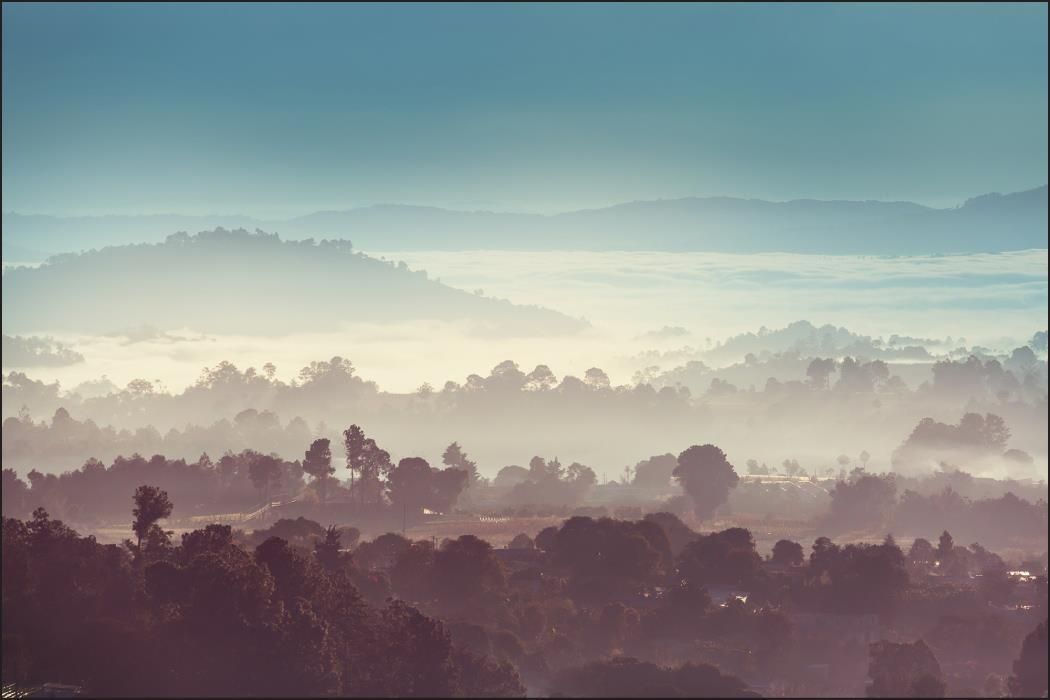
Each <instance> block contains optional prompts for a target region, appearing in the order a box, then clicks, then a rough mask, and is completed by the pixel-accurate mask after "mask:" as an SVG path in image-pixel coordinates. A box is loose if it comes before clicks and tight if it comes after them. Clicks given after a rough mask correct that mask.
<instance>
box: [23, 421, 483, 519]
mask: <svg viewBox="0 0 1050 700" xmlns="http://www.w3.org/2000/svg"><path fill="white" fill-rule="evenodd" d="M343 438H344V441H343V447H344V450H345V455H346V469H347V471H348V474H349V477H350V479H349V482H348V483H347V482H341V481H340V480H339V479H337V478H335V476H334V474H335V473H336V466H335V465H334V464H333V462H332V450H331V441H330V440H329V439H328V438H318V439H316V440H314V441H313V442H312V443H311V444H310V446H309V448H308V449H307V450H306V452H305V453H304V455H303V458H302V459H301V460H295V461H288V460H284V459H281V458H280V457H278V456H277V455H276V454H273V453H270V454H265V453H262V452H257V451H255V450H244V451H242V452H240V453H237V454H234V453H232V452H228V453H226V454H225V455H223V456H222V458H220V459H219V460H218V461H217V462H213V461H212V459H211V458H210V457H209V456H208V454H207V453H205V454H203V455H201V457H200V458H199V459H198V460H197V461H196V462H186V461H185V460H182V459H177V460H169V459H166V458H164V457H163V456H161V455H154V456H153V457H152V458H150V459H146V458H144V457H142V456H140V455H138V454H134V455H132V456H131V457H129V458H125V457H117V458H116V459H115V460H113V462H112V464H111V465H110V466H109V467H108V468H107V467H106V466H105V464H103V463H102V462H101V461H99V460H96V459H91V460H88V461H87V462H86V463H85V464H84V465H83V466H82V467H80V468H79V469H76V470H74V471H70V472H65V473H63V474H61V475H56V474H44V473H42V472H40V471H37V470H35V469H34V470H32V471H30V472H29V474H28V475H27V478H28V481H29V483H28V484H26V482H25V481H23V480H22V479H21V478H19V477H18V475H17V473H16V472H15V471H14V470H13V469H5V470H4V471H3V486H4V491H3V509H4V513H5V514H8V515H11V516H14V517H26V516H27V514H28V513H29V512H30V511H31V510H32V509H33V508H34V507H37V506H42V507H45V508H47V509H48V510H49V512H52V513H55V514H57V515H59V516H60V517H62V518H65V519H67V520H70V521H74V522H78V523H85V524H100V523H106V522H112V521H113V519H114V518H115V517H117V516H118V515H119V514H120V513H122V512H123V510H124V504H123V500H124V499H123V498H122V497H121V496H120V494H122V493H127V491H128V490H129V489H130V488H132V486H133V484H135V483H140V482H142V481H146V480H149V481H152V482H153V483H156V484H158V485H159V486H160V487H161V488H164V489H165V490H167V491H168V492H170V493H171V494H172V495H173V497H174V498H175V500H176V501H177V502H179V503H182V504H185V505H183V506H182V508H183V510H182V511H181V512H180V516H187V515H202V514H219V513H243V512H247V511H251V510H254V509H256V508H258V507H260V505H265V504H267V503H270V502H271V500H272V499H273V498H274V497H276V496H278V495H280V496H281V498H280V500H282V501H289V500H292V499H298V500H302V499H303V497H304V496H305V497H306V498H307V500H309V501H310V502H313V503H315V504H316V506H317V507H319V508H320V509H321V511H322V512H325V509H326V507H327V506H328V504H329V501H331V500H333V499H336V500H338V501H339V503H340V504H341V509H342V510H341V512H343V513H344V516H346V515H349V514H351V513H355V514H357V515H359V516H362V517H369V516H372V517H375V516H377V515H382V514H383V512H385V511H389V509H390V507H391V506H393V507H394V509H396V510H397V512H398V513H399V514H401V516H402V517H403V518H408V517H411V518H412V519H413V520H414V519H416V518H417V516H418V515H419V514H420V513H421V511H422V509H423V508H429V509H431V510H434V511H437V512H447V511H449V510H451V509H452V507H453V506H454V504H455V503H456V500H457V499H458V498H459V496H460V494H461V493H462V492H463V490H464V489H465V488H466V487H467V486H468V484H469V481H470V478H471V474H472V472H471V471H470V467H471V463H470V461H469V459H468V458H467V456H466V454H465V453H463V452H462V450H461V449H460V448H459V447H458V445H455V448H456V449H455V450H454V451H453V450H450V451H449V452H448V453H447V454H446V462H447V463H449V464H450V465H458V466H448V467H446V468H445V469H432V468H431V467H430V465H429V464H428V463H427V462H426V460H423V459H421V458H419V457H409V458H406V459H402V460H401V461H400V462H398V463H397V464H396V465H395V464H394V463H393V461H392V460H391V458H390V454H389V453H388V452H387V451H386V450H384V449H382V448H380V447H379V446H378V445H377V444H376V442H375V440H374V439H373V438H370V437H368V436H367V435H365V433H364V431H362V430H361V428H360V427H359V426H357V425H352V426H350V427H349V428H347V429H346V430H345V431H344V433H343ZM473 473H474V474H475V475H476V470H475V471H474V472H473ZM304 477H309V479H310V481H309V483H307V481H306V479H305V478H304Z"/></svg>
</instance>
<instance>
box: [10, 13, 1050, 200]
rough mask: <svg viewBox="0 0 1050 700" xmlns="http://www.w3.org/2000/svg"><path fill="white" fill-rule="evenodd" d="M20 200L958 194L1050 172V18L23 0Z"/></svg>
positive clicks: (18, 73)
mask: <svg viewBox="0 0 1050 700" xmlns="http://www.w3.org/2000/svg"><path fill="white" fill-rule="evenodd" d="M2 12H3V183H2V189H3V201H4V204H3V208H4V211H9V212H10V211H17V212H21V213H47V214H56V215H96V214H139V213H146V214H148V213H162V212H163V213H184V214H232V213H238V214H249V215H254V216H260V217H283V216H295V215H298V214H305V213H308V212H311V211H316V210H322V209H344V208H350V207H355V206H364V205H369V204H376V203H405V204H425V205H433V206H443V207H449V208H458V209H488V210H497V211H530V212H544V213H551V212H557V211H566V210H571V209H577V208H586V207H597V206H606V205H610V204H614V203H618V202H624V201H631V200H638V199H656V198H671V197H683V196H713V195H727V196H742V197H757V198H763V199H773V200H786V199H794V198H816V199H882V200H912V201H917V202H921V203H924V204H929V205H933V206H952V205H954V204H957V203H960V202H961V201H963V200H965V199H966V198H968V197H971V196H975V195H978V194H982V193H985V192H991V191H999V192H1010V191H1018V190H1024V189H1029V188H1032V187H1036V186H1039V185H1042V184H1045V183H1046V182H1047V136H1046V134H1047V6H1046V5H1045V4H1026V5H1005V4H993V3H987V4H984V3H979V4H966V5H910V4H901V5H853V4H835V5H732V4H726V5H716V4H703V5H687V6H683V5H663V6H659V5H653V4H648V5H644V6H643V5H619V4H616V5H614V4H605V5H542V4H535V5H532V4H530V5H487V6H486V5H469V6H468V5H455V4H453V5H426V6H422V5H419V6H416V5H385V6H370V5H334V4H332V5H327V4H326V5H309V4H294V5H293V4H245V5H221V4H219V5H212V4H208V5H188V4H186V5H183V4H180V5H134V4H126V5H91V4H79V5H43V4H26V5H19V4H11V3H4V5H3V10H2Z"/></svg>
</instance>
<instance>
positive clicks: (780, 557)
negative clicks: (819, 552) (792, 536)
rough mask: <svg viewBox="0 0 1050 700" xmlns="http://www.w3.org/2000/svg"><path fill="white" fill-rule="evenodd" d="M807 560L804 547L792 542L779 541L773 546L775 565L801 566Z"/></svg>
mask: <svg viewBox="0 0 1050 700" xmlns="http://www.w3.org/2000/svg"><path fill="white" fill-rule="evenodd" d="M805 560H806V557H805V555H804V554H803V552H802V545H800V544H799V543H798V542H792V541H791V540H779V541H778V542H777V543H776V544H775V545H773V563H775V564H782V565H784V566H801V565H802V563H803V562H804V561H805Z"/></svg>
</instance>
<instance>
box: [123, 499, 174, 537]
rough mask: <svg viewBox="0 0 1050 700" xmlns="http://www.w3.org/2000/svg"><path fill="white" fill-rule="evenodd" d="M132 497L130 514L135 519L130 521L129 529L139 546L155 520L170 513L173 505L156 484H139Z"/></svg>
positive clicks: (155, 522)
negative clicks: (133, 506) (132, 504)
mask: <svg viewBox="0 0 1050 700" xmlns="http://www.w3.org/2000/svg"><path fill="white" fill-rule="evenodd" d="M132 498H133V500H134V502H135V508H134V509H132V511H131V515H132V516H133V517H134V518H135V519H134V520H133V521H132V523H131V529H132V530H133V531H134V532H135V537H136V538H137V541H136V546H137V547H139V548H141V547H142V540H143V538H145V537H146V536H147V535H148V534H149V533H150V530H152V529H153V526H154V525H156V524H157V521H159V520H162V519H164V518H167V517H168V516H169V515H171V510H172V508H173V506H172V504H171V501H170V500H169V499H168V492H167V491H162V490H161V489H159V488H158V487H156V486H147V485H143V486H139V487H138V488H137V489H135V495H134V496H133V497H132Z"/></svg>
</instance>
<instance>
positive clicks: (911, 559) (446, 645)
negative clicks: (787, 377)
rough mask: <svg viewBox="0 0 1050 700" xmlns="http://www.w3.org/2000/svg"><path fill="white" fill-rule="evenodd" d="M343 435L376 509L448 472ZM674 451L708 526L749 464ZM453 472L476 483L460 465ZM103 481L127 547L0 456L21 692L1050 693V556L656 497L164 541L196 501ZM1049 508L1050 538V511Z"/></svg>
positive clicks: (361, 502) (278, 467) (283, 523)
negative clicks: (15, 492) (691, 517)
mask: <svg viewBox="0 0 1050 700" xmlns="http://www.w3.org/2000/svg"><path fill="white" fill-rule="evenodd" d="M346 441H347V451H348V455H349V457H348V458H349V459H352V460H355V461H356V466H357V467H358V474H359V476H360V478H359V480H358V481H357V484H360V486H357V490H358V496H359V497H358V500H357V504H358V506H359V507H360V508H367V507H368V500H369V498H370V495H371V496H377V497H380V498H382V496H383V491H386V493H387V495H388V497H389V502H390V505H391V506H396V505H397V504H398V503H399V502H400V503H401V504H402V506H403V507H404V506H405V504H407V503H411V504H412V508H413V510H415V511H419V510H421V509H422V508H423V507H425V506H424V505H423V504H433V503H434V501H433V500H432V499H434V498H435V494H436V493H437V492H439V491H440V490H441V489H440V488H435V486H436V482H437V480H438V479H439V478H440V475H441V474H442V472H437V471H434V470H430V468H429V466H428V465H426V463H425V462H423V461H422V460H418V461H414V458H408V459H405V460H402V461H401V462H400V463H399V464H398V465H397V466H396V467H389V468H388V467H387V466H386V465H385V462H386V460H388V456H385V455H386V453H385V451H383V450H381V449H380V448H378V446H376V445H375V444H374V441H370V439H368V438H366V437H364V434H363V433H362V432H361V431H360V430H359V429H357V428H356V426H353V427H351V428H350V429H348V430H347V438H346ZM242 458H243V456H242ZM460 458H462V460H464V461H467V462H469V460H467V458H466V456H465V455H456V454H453V455H451V456H450V461H453V462H455V461H456V460H457V459H460ZM244 461H246V462H248V464H249V466H248V471H249V473H250V475H251V476H255V475H257V474H258V477H257V478H259V479H260V480H265V479H268V478H270V476H269V475H274V478H275V480H276V479H278V478H280V476H281V475H283V476H284V477H285V478H287V477H288V471H287V470H288V465H282V464H279V463H277V464H274V463H273V462H272V461H271V462H267V461H266V460H265V459H262V458H260V457H258V456H256V457H254V458H250V457H249V458H246V459H244ZM675 461H676V462H677V466H675V468H674V470H673V474H674V477H675V478H676V479H677V480H679V481H681V482H682V484H683V486H684V487H685V489H686V490H687V491H688V492H689V494H690V498H691V499H692V503H693V506H694V508H695V511H696V514H697V516H698V517H706V516H709V514H710V510H711V508H712V507H713V505H715V502H716V501H717V500H718V498H719V496H718V494H722V495H723V497H724V492H725V491H728V490H729V489H731V488H733V486H734V484H735V482H736V481H737V479H738V477H737V475H736V473H735V470H734V468H733V466H732V465H731V464H729V463H728V462H727V461H726V460H725V455H724V454H723V453H722V452H721V450H719V449H718V448H717V447H715V446H713V445H703V446H693V447H691V448H689V449H688V450H686V451H685V452H683V453H682V454H681V455H679V457H678V458H677V459H676V460H675ZM330 462H331V451H330V447H329V446H328V445H327V444H326V441H325V443H322V444H318V443H314V444H313V445H311V446H310V450H309V451H308V452H307V454H306V457H305V459H304V462H303V467H304V468H305V469H306V470H307V471H308V472H310V473H314V474H318V475H319V476H317V477H316V480H317V481H319V482H323V479H324V478H325V476H326V472H327V471H328V469H329V467H330ZM236 468H237V465H234V466H233V467H231V469H236ZM534 468H535V469H536V470H537V471H541V470H542V471H546V472H547V473H550V472H551V471H552V470H553V469H554V468H553V467H552V466H551V465H550V464H549V463H543V462H542V460H540V462H539V464H537V465H535V467H534ZM219 469H220V470H222V469H223V467H221V466H220V467H219ZM373 470H378V472H382V471H383V470H387V479H386V484H385V489H373V488H372V487H373V486H374V485H375V482H374V481H372V480H371V477H372V476H374V475H375V473H378V472H374V471H373ZM96 471H97V472H98V474H100V475H104V474H107V470H105V469H101V470H96ZM110 471H123V472H134V474H135V475H134V477H131V479H126V478H125V479H122V482H123V483H128V484H130V483H134V480H135V478H137V477H139V476H145V475H146V474H150V475H151V476H153V477H160V478H164V477H165V476H168V474H166V472H170V471H179V469H178V468H177V467H172V466H171V465H167V464H152V465H148V466H145V465H142V466H138V467H134V466H127V465H122V466H121V467H119V468H118V467H117V466H116V465H115V466H114V468H113V469H112V470H110ZM450 471H451V472H459V473H460V474H461V475H462V476H461V477H460V479H458V482H459V484H460V486H462V484H463V483H465V482H466V481H468V480H469V478H470V476H469V474H470V473H469V471H468V470H467V469H463V470H460V469H458V468H456V467H449V468H448V469H447V470H445V471H444V473H448V472H450ZM294 475H295V474H293V476H294ZM299 475H300V476H301V474H299ZM189 478H191V477H190V476H189V475H187V474H186V473H185V470H184V469H183V470H182V471H181V472H180V476H179V477H177V478H175V479H174V480H172V481H170V483H172V484H173V486H179V485H180V484H183V485H184V484H185V481H186V480H187V479H189ZM872 478H874V477H860V478H859V479H857V480H854V481H852V482H850V483H851V484H852V486H851V487H849V488H852V489H854V490H855V491H856V492H860V491H863V490H864V489H865V488H866V487H864V486H862V484H863V483H864V479H872ZM97 483H102V482H97ZM85 485H86V484H85ZM82 486H84V485H82ZM107 486H108V487H110V488H105V489H104V491H103V493H104V494H105V495H104V497H105V498H108V499H109V502H110V507H111V508H113V509H114V510H116V509H117V508H118V501H119V500H121V498H118V496H117V494H118V493H120V494H122V497H123V499H126V502H125V508H127V506H129V505H133V506H134V507H133V511H132V514H131V521H132V522H131V528H130V531H129V534H130V535H131V538H128V539H126V540H125V541H124V543H123V544H121V545H116V544H100V543H99V542H98V541H96V539H95V537H93V536H88V537H82V536H80V535H79V534H78V533H77V532H76V531H74V530H73V529H71V528H69V527H68V526H66V525H65V524H63V522H62V521H60V520H56V519H54V518H52V517H51V516H50V515H49V513H48V511H47V510H45V509H44V508H41V507H36V506H35V501H33V491H35V490H36V488H35V484H34V489H33V490H32V491H30V492H29V493H28V494H23V498H24V499H25V500H24V502H23V503H22V504H21V505H20V506H19V509H21V510H24V509H25V508H29V507H33V508H34V510H33V511H32V513H31V514H30V515H28V516H27V515H25V514H24V513H19V515H20V516H21V517H9V516H8V515H7V514H8V513H9V512H14V511H15V508H9V502H8V493H9V490H10V488H11V482H9V481H8V474H7V473H6V472H5V484H4V498H5V501H4V513H5V515H4V519H3V551H4V568H3V604H4V610H5V614H4V618H3V644H4V652H5V653H4V661H3V673H4V680H5V683H15V684H22V685H23V686H25V687H28V684H30V683H32V682H33V681H39V680H42V679H48V680H51V681H60V682H64V683H71V684H75V685H77V686H79V687H80V688H81V689H83V690H84V691H86V692H87V693H89V694H91V695H106V696H143V695H145V696H160V695H163V696H179V695H263V696H288V695H296V696H321V695H331V694H339V695H348V696H356V695H364V696H369V695H371V696H376V695H385V696H462V697H518V696H522V695H524V694H525V693H526V692H528V693H529V694H530V695H536V694H547V695H553V696H571V697H609V696H614V697H759V696H760V695H762V694H772V695H781V694H785V693H787V694H791V695H796V696H798V695H808V694H814V695H844V694H863V693H864V692H865V690H866V692H867V694H868V695H869V696H874V697H943V696H944V695H945V693H950V694H952V695H962V696H982V697H1001V696H1003V695H1005V694H1007V693H1009V694H1010V695H1013V696H1021V697H1024V696H1039V695H1041V694H1045V692H1046V683H1047V677H1046V653H1047V650H1046V644H1047V640H1046V621H1045V619H1046V615H1047V587H1046V557H1045V554H1044V555H1043V557H1042V559H1041V560H1026V561H1007V560H1005V559H1004V558H1003V557H1001V556H999V555H997V554H995V553H994V552H992V551H989V550H988V549H986V548H985V547H983V546H981V545H980V544H977V543H975V544H972V545H970V546H968V547H967V546H963V545H961V544H957V543H956V542H955V539H954V537H953V535H952V534H951V533H950V532H949V531H947V530H943V531H941V532H940V534H939V536H937V534H936V533H937V530H936V529H931V530H930V531H929V539H924V538H916V539H915V540H914V541H913V542H912V543H911V544H910V545H908V546H907V547H902V546H900V545H898V544H897V541H896V540H895V538H894V537H893V536H891V535H886V536H885V537H884V538H883V540H882V541H881V542H878V543H868V542H835V541H833V540H831V539H829V538H828V537H824V536H821V537H817V538H816V539H815V541H814V542H813V544H812V547H810V552H809V554H808V556H807V554H806V548H805V547H804V546H803V545H802V544H801V543H799V542H796V541H792V540H790V539H786V538H785V539H781V540H779V541H777V542H776V543H775V545H774V546H773V547H772V550H771V552H770V553H769V554H767V555H766V556H762V555H761V554H760V553H759V551H757V549H756V543H755V539H754V537H753V535H752V532H751V531H749V530H748V529H745V528H740V527H731V528H728V529H723V530H709V531H707V532H703V531H697V530H694V529H692V528H690V527H689V526H688V525H686V524H685V523H684V522H683V521H682V520H681V519H680V518H678V517H676V516H675V515H673V514H671V513H666V512H654V513H650V514H648V515H646V516H644V517H640V518H637V519H614V518H608V517H597V518H593V517H587V516H574V517H570V518H568V519H566V520H564V521H562V522H560V523H559V524H556V525H552V526H549V527H546V528H544V529H543V530H542V531H540V532H538V533H536V534H535V536H534V537H533V536H529V535H527V534H525V533H521V534H519V536H517V537H515V538H514V540H513V541H512V542H511V543H510V544H509V545H508V546H507V547H506V548H502V549H496V548H493V547H492V546H491V545H490V544H489V543H488V542H486V541H485V540H483V539H480V538H478V537H476V536H473V535H461V536H458V537H454V538H446V539H443V540H442V541H441V542H440V543H438V542H437V541H436V538H434V539H433V540H429V539H424V540H415V541H413V540H411V539H408V538H405V537H403V536H401V535H397V534H393V533H392V532H389V533H387V534H382V535H379V536H376V537H374V538H372V539H369V540H362V539H360V530H358V529H357V528H354V527H347V526H342V527H339V526H335V525H333V526H330V527H327V528H326V527H324V526H323V525H322V524H320V523H318V522H317V521H314V520H310V519H307V518H304V517H302V516H300V517H298V518H296V519H289V518H285V519H280V520H277V521H276V522H273V524H272V525H269V526H267V527H263V526H259V527H257V528H256V529H255V530H253V531H250V532H245V531H242V530H239V529H234V528H232V527H231V526H229V525H219V524H211V525H207V526H206V527H203V528H201V529H194V530H188V531H185V532H184V533H183V534H182V535H181V537H180V538H173V534H174V533H173V532H172V531H170V530H166V529H164V525H165V524H166V523H167V522H169V520H168V519H169V518H171V516H172V515H173V513H174V512H175V509H176V508H177V507H180V504H179V503H178V501H177V499H173V498H172V497H171V496H169V493H168V492H167V490H165V489H162V488H160V487H158V486H154V485H150V484H139V485H138V486H136V487H134V488H131V489H126V488H111V487H112V486H115V482H114V484H107ZM838 488H843V489H845V488H847V487H845V486H843V485H842V484H840V485H839V487H838ZM181 493H183V495H185V496H190V493H187V492H181ZM712 494H714V495H712ZM129 496H130V497H129ZM843 498H848V497H843ZM852 498H854V499H856V498H857V497H856V496H852ZM1009 506H1010V507H1011V508H1013V509H1016V505H1015V504H1009ZM126 515H127V512H126V511H125V516H126ZM328 515H329V516H330V515H332V513H331V512H329V514H328ZM1041 517H1042V522H1041V526H1042V529H1043V531H1044V533H1045V529H1046V507H1045V502H1044V503H1043V504H1042V516H1041ZM344 538H345V539H344ZM931 541H936V545H934V544H931ZM1022 567H1023V568H1022ZM260 661H263V662H264V663H260ZM248 669H252V670H251V671H250V672H249V671H248Z"/></svg>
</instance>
